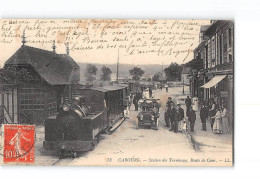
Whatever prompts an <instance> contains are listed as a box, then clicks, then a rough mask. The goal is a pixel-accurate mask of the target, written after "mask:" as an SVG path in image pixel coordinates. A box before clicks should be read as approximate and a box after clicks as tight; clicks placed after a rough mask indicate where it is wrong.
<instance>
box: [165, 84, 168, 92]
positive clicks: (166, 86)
mask: <svg viewBox="0 0 260 179" xmlns="http://www.w3.org/2000/svg"><path fill="white" fill-rule="evenodd" d="M165 89H166V92H168V84H167V83H166V85H165Z"/></svg>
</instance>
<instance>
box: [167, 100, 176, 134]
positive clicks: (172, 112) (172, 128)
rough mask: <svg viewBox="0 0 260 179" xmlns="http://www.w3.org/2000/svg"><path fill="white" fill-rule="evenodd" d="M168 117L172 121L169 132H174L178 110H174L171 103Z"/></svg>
mask: <svg viewBox="0 0 260 179" xmlns="http://www.w3.org/2000/svg"><path fill="white" fill-rule="evenodd" d="M168 116H169V119H170V124H171V128H170V129H169V131H173V130H174V129H175V125H174V124H175V116H176V109H175V108H174V104H173V103H170V109H168Z"/></svg>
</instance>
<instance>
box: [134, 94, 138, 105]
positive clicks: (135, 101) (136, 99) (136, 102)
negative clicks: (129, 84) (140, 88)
mask: <svg viewBox="0 0 260 179" xmlns="http://www.w3.org/2000/svg"><path fill="white" fill-rule="evenodd" d="M138 101H139V99H138V97H137V95H135V96H134V99H133V103H134V104H135V105H136V104H138Z"/></svg>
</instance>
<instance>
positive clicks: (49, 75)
mask: <svg viewBox="0 0 260 179" xmlns="http://www.w3.org/2000/svg"><path fill="white" fill-rule="evenodd" d="M0 22H1V37H0V50H1V52H2V53H1V54H0V66H1V68H0V82H1V86H0V87H1V88H0V90H1V94H0V107H1V108H0V119H1V120H0V122H1V141H2V144H1V163H2V165H40V166H52V165H58V166H64V165H66V166H67V165H69V166H232V165H233V139H234V80H233V79H234V63H235V58H234V41H235V39H234V31H235V26H234V21H233V20H132V19H1V21H0Z"/></svg>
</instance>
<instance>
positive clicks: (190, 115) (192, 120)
mask: <svg viewBox="0 0 260 179" xmlns="http://www.w3.org/2000/svg"><path fill="white" fill-rule="evenodd" d="M187 116H188V121H189V122H190V131H191V132H194V124H195V121H196V113H195V111H194V110H193V109H192V107H191V106H190V108H189V110H188V112H187Z"/></svg>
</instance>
